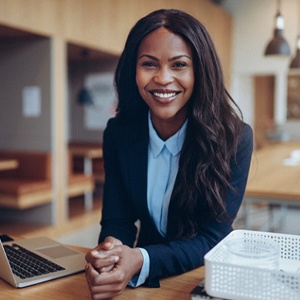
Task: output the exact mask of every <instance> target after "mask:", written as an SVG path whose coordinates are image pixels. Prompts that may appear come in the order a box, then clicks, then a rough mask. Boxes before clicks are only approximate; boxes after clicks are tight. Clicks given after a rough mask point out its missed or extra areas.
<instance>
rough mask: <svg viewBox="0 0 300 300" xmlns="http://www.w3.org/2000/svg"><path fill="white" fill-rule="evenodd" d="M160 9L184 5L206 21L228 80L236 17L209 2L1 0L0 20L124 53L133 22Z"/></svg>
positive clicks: (39, 32) (173, 0) (190, 11)
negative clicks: (232, 17)
mask: <svg viewBox="0 0 300 300" xmlns="http://www.w3.org/2000/svg"><path fill="white" fill-rule="evenodd" d="M160 8H179V9H182V10H185V11H187V12H189V13H191V14H193V15H194V16H195V17H196V18H198V19H199V20H201V21H202V22H203V24H204V25H205V26H206V27H207V29H208V30H209V32H210V34H211V35H212V37H213V40H214V42H215V44H216V47H217V49H218V53H219V56H220V59H221V61H222V65H223V68H224V72H225V78H226V81H227V83H228V84H229V82H230V80H229V79H230V65H231V41H232V38H231V36H232V32H231V26H232V24H231V17H230V15H229V14H227V13H226V12H225V11H224V10H223V9H221V8H220V7H218V6H216V5H215V4H213V3H212V2H211V1H209V0H189V1H182V0H151V1H147V0H142V1H141V0H126V1H124V0H113V1H111V0H26V1H24V0H1V1H0V24H3V25H7V26H12V27H16V28H19V29H22V30H27V31H30V32H33V33H37V34H42V35H46V36H54V35H58V36H60V37H62V38H63V39H65V40H66V41H68V42H72V43H77V44H79V45H85V46H88V47H91V48H95V49H99V50H102V51H104V52H109V53H112V54H119V53H120V52H121V51H122V49H123V46H124V43H125V39H126V36H127V34H128V32H129V30H130V28H131V27H132V26H133V25H134V23H135V22H136V21H137V20H138V19H139V18H141V17H142V16H144V15H146V14H148V13H149V12H151V11H153V10H156V9H160Z"/></svg>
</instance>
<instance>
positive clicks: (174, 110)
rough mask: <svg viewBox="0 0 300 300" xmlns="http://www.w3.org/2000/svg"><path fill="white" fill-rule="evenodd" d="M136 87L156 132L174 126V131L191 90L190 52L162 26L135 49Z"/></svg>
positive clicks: (185, 112)
mask: <svg viewBox="0 0 300 300" xmlns="http://www.w3.org/2000/svg"><path fill="white" fill-rule="evenodd" d="M136 84H137V86H138V90H139V92H140V95H141V97H142V98H143V99H144V101H145V102H146V104H147V105H148V106H149V109H150V112H151V118H152V122H153V124H154V126H155V128H156V130H159V128H160V127H161V126H163V127H166V126H171V127H172V126H175V125H176V126H175V127H178V126H179V127H178V128H177V130H178V129H179V128H180V127H181V125H182V124H183V123H184V121H185V119H186V116H187V103H188V101H189V99H190V98H191V95H192V93H193V89H194V66H193V59H192V50H191V49H190V47H189V46H188V45H187V43H186V42H185V41H184V40H183V39H182V38H181V37H180V36H179V35H176V34H174V33H172V32H171V31H169V30H167V29H166V28H164V27H161V28H159V29H157V30H155V31H153V32H152V33H150V34H149V35H147V36H146V37H145V38H144V40H143V41H142V42H141V44H140V47H139V49H138V56H137V65H136ZM174 129H176V128H174Z"/></svg>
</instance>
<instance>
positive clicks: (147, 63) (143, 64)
mask: <svg viewBox="0 0 300 300" xmlns="http://www.w3.org/2000/svg"><path fill="white" fill-rule="evenodd" d="M142 66H144V67H155V64H154V63H153V62H151V61H144V62H143V63H142Z"/></svg>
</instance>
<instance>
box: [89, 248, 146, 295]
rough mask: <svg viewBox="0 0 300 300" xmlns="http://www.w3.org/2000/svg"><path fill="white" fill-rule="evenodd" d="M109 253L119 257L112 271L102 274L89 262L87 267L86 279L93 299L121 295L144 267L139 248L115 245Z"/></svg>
mask: <svg viewBox="0 0 300 300" xmlns="http://www.w3.org/2000/svg"><path fill="white" fill-rule="evenodd" d="M107 251H108V252H109V256H116V257H119V259H118V261H117V262H116V263H115V265H114V267H113V268H112V269H111V270H109V271H108V272H103V271H102V272H101V271H100V270H99V269H97V268H96V267H95V266H93V265H92V264H91V263H89V262H88V264H87V266H86V279H87V282H88V284H89V288H90V292H91V296H92V299H109V298H112V297H115V296H117V295H120V294H121V293H122V291H123V290H124V289H125V287H126V286H127V284H128V282H129V281H130V279H131V278H132V277H133V275H135V274H138V273H139V272H140V270H141V268H142V265H143V255H142V253H141V251H140V250H139V249H138V248H130V247H128V246H125V245H115V246H114V247H113V248H112V249H110V250H107Z"/></svg>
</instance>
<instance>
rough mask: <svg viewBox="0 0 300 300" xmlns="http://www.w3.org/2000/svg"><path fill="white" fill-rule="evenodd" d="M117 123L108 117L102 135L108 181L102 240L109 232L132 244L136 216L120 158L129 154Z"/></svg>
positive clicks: (103, 211)
mask: <svg viewBox="0 0 300 300" xmlns="http://www.w3.org/2000/svg"><path fill="white" fill-rule="evenodd" d="M117 124H118V123H117V122H116V120H115V119H111V120H109V122H108V125H107V127H106V129H105V131H104V137H103V157H104V170H105V184H104V189H103V207H102V219H101V232H100V236H99V243H101V242H102V241H103V240H104V239H105V237H107V236H114V237H115V238H117V239H119V240H121V241H122V243H123V244H126V245H128V246H130V247H133V245H134V242H135V239H136V234H137V228H136V226H135V225H134V223H135V221H136V220H137V217H136V214H135V213H134V209H133V208H132V205H131V204H130V196H129V191H128V187H127V186H126V184H125V183H124V174H123V173H124V172H126V170H124V169H126V168H124V167H122V165H121V161H122V160H124V157H126V156H124V152H125V151H126V148H124V147H122V145H120V144H119V142H120V139H118V137H119V136H122V128H121V127H120V126H118V125H117ZM120 153H121V154H120ZM120 155H121V156H120Z"/></svg>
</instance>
